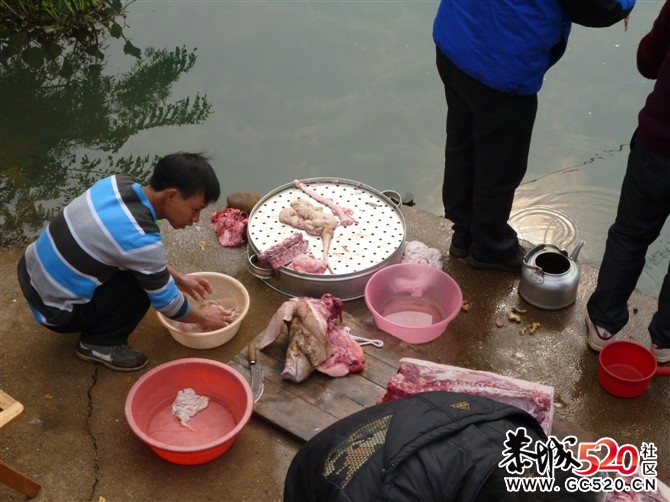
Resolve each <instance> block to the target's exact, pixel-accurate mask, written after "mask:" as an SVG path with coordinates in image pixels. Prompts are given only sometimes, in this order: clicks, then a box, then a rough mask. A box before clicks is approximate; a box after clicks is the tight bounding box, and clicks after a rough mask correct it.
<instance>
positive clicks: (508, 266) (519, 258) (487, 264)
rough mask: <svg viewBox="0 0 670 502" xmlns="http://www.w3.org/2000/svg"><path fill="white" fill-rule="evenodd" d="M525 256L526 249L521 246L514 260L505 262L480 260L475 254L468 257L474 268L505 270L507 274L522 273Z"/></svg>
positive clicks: (510, 259)
mask: <svg viewBox="0 0 670 502" xmlns="http://www.w3.org/2000/svg"><path fill="white" fill-rule="evenodd" d="M525 254H526V249H525V248H524V247H523V246H519V248H518V249H517V252H516V254H515V255H514V256H513V257H512V258H509V259H507V260H504V261H496V260H484V259H479V258H476V257H475V255H474V254H472V253H470V256H469V257H468V263H469V264H470V266H471V267H472V268H481V269H486V270H503V271H505V272H521V267H522V266H523V257H524V256H525Z"/></svg>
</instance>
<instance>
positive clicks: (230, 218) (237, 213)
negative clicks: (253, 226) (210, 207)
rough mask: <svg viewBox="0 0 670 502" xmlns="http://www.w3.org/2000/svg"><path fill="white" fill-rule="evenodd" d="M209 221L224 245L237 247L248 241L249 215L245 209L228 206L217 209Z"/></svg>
mask: <svg viewBox="0 0 670 502" xmlns="http://www.w3.org/2000/svg"><path fill="white" fill-rule="evenodd" d="M209 221H210V223H211V225H212V228H213V229H214V231H215V232H216V236H217V239H218V240H219V243H220V244H221V245H222V246H225V247H237V246H241V245H242V244H244V243H246V242H247V225H248V223H249V215H248V214H247V213H246V212H245V211H241V210H240V209H235V208H232V207H227V208H225V209H220V210H219V211H215V212H214V213H213V214H212V217H211V218H210V220H209Z"/></svg>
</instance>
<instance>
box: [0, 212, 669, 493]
mask: <svg viewBox="0 0 670 502" xmlns="http://www.w3.org/2000/svg"><path fill="white" fill-rule="evenodd" d="M403 213H404V215H405V218H406V223H407V239H408V240H419V241H422V242H424V243H426V244H428V245H429V246H431V247H436V248H438V249H440V250H441V251H442V253H443V256H445V260H444V269H445V270H446V271H447V273H449V274H451V275H452V276H453V277H454V278H455V279H456V280H457V281H458V283H459V284H460V286H461V288H462V290H463V296H464V298H465V299H466V300H467V301H468V302H469V303H470V305H471V309H470V311H469V312H461V313H460V314H459V315H458V316H457V318H456V319H455V320H454V321H453V322H452V323H451V324H450V326H449V328H448V330H447V333H446V334H445V335H443V336H442V337H441V338H439V339H438V340H436V341H434V342H432V343H431V344H428V345H424V346H422V347H423V348H426V349H428V350H429V351H430V352H431V354H433V356H434V357H433V360H434V361H436V362H440V363H445V364H453V365H458V366H464V367H469V368H474V369H481V370H487V371H495V372H498V373H501V374H505V375H510V376H515V377H518V378H522V379H525V380H530V381H537V382H540V383H543V384H547V385H552V386H554V387H555V390H556V407H557V408H556V414H557V415H558V416H560V417H561V418H563V419H565V420H566V421H569V422H570V423H572V424H574V425H575V426H577V427H579V428H580V429H581V430H586V431H591V432H592V433H593V435H594V437H598V438H599V437H604V436H609V437H612V438H614V439H616V440H617V441H618V442H619V444H624V443H630V444H634V445H637V446H640V445H641V443H642V442H653V443H655V444H656V446H657V447H658V448H659V463H660V464H661V465H662V466H665V467H667V466H670V379H662V378H657V379H655V380H654V381H653V382H652V384H651V386H650V388H649V389H648V391H647V392H645V394H644V395H643V396H641V397H639V398H636V399H633V400H623V399H617V398H614V397H612V396H610V395H608V394H606V393H605V392H604V391H603V390H602V389H601V388H600V386H599V385H598V382H597V376H596V375H597V355H596V354H595V353H593V352H591V351H589V350H588V349H587V347H586V343H585V328H584V305H585V301H586V299H587V298H588V295H589V294H590V292H591V291H592V290H593V287H594V284H595V279H596V274H597V271H596V270H595V269H593V268H591V267H588V266H584V265H581V272H582V278H581V282H580V287H579V292H578V298H577V301H576V303H575V304H574V305H573V306H571V307H568V308H566V309H564V310H561V311H558V312H547V311H541V310H538V309H535V308H533V307H530V306H527V305H525V304H524V302H523V301H522V300H521V299H520V298H519V297H518V294H517V284H518V276H516V275H515V274H509V273H503V272H487V271H480V270H473V269H472V268H470V267H469V266H468V265H467V263H465V262H464V261H462V260H458V259H453V258H449V257H447V249H448V243H449V239H450V232H451V231H450V229H449V224H448V222H447V221H446V220H444V219H442V218H440V217H438V216H435V215H432V214H429V213H426V212H424V211H421V210H419V209H415V208H410V207H403ZM166 227H167V225H166ZM163 231H164V233H165V238H166V242H167V244H168V254H169V258H170V261H171V263H172V264H173V265H175V266H176V267H177V268H178V269H179V270H181V271H183V272H193V271H197V270H213V271H221V272H225V273H228V274H230V275H232V276H234V277H236V278H237V279H239V280H240V281H242V282H243V283H244V284H245V286H246V287H247V288H248V290H249V292H250V295H251V298H252V305H251V311H250V314H249V316H248V317H247V319H246V320H245V322H244V323H243V325H242V328H241V330H240V332H239V333H238V334H237V336H236V337H235V338H234V339H233V340H232V341H230V342H229V343H228V344H225V345H224V346H222V347H218V348H215V349H211V350H207V351H198V350H195V349H189V348H186V347H183V346H181V345H179V344H178V343H177V342H175V341H174V340H173V339H172V338H171V337H170V336H169V334H168V333H167V331H165V330H164V329H163V328H162V326H161V325H160V324H159V323H158V321H157V319H156V315H155V313H154V312H153V311H150V312H149V313H148V314H147V316H146V318H145V319H144V320H143V322H142V323H141V325H140V326H139V328H138V330H137V332H136V333H135V334H133V336H132V337H131V343H132V344H133V345H135V346H137V347H138V348H139V349H141V350H143V351H144V352H146V353H147V354H148V355H149V357H150V361H149V365H148V366H147V367H146V368H145V369H144V370H142V371H140V372H137V373H129V374H123V373H117V372H113V371H110V370H107V369H106V368H104V367H101V366H97V365H93V364H88V363H85V362H82V361H80V360H79V359H77V358H76V357H75V356H74V345H75V342H76V340H77V335H74V334H73V335H58V334H55V333H52V332H50V331H48V330H46V329H44V328H42V327H40V326H39V325H38V324H37V323H36V322H35V321H34V320H33V318H32V315H31V314H30V312H29V310H28V308H27V307H26V305H25V302H24V301H23V298H22V297H21V294H20V291H19V288H18V284H17V281H16V275H15V266H16V262H17V260H18V259H19V257H20V254H21V252H22V249H19V248H10V249H1V250H0V273H1V274H2V277H3V280H2V281H0V389H2V390H4V391H5V392H6V393H8V394H9V395H10V396H12V397H14V398H15V399H17V400H18V401H20V402H21V403H22V404H23V405H24V407H25V413H24V415H23V416H22V417H21V418H20V419H18V420H17V421H16V422H15V423H13V424H11V425H9V426H8V427H6V428H5V429H4V430H3V431H2V435H1V436H0V437H1V443H0V444H1V447H0V459H1V460H3V461H4V462H6V463H7V464H9V465H10V466H12V467H14V468H15V469H17V470H19V471H21V472H23V473H25V474H27V475H29V476H31V477H32V478H33V479H35V480H36V481H38V482H39V483H40V484H41V485H42V490H41V492H40V493H39V495H38V496H37V497H35V499H33V500H38V501H89V500H90V501H102V500H106V501H109V502H116V501H119V502H120V501H128V500H138V501H139V500H141V501H151V500H156V501H158V500H160V501H168V500H170V501H171V500H175V501H176V500H180V501H182V500H188V501H207V500H226V501H258V500H281V497H282V487H283V480H284V475H285V473H286V470H287V468H288V465H289V463H290V461H291V459H292V457H293V455H294V454H295V452H296V451H297V449H298V448H299V447H300V442H299V441H297V440H295V439H293V438H292V437H290V436H289V435H287V434H285V433H283V432H282V431H280V430H277V429H275V428H273V427H272V426H270V425H268V424H267V423H266V422H264V421H263V420H260V419H257V418H252V420H251V422H250V424H249V426H248V427H247V428H246V429H245V430H244V431H243V433H242V434H241V435H240V437H239V438H238V439H237V441H236V443H235V444H234V445H233V447H232V448H231V449H230V450H229V451H228V452H227V453H226V454H225V455H224V456H222V457H220V458H218V459H216V460H214V461H212V462H209V463H207V464H202V465H198V466H179V465H174V464H171V463H168V462H166V461H164V460H162V459H161V458H159V457H158V456H157V455H156V454H154V453H153V452H152V451H151V450H150V449H149V448H148V447H147V446H145V445H144V444H142V443H141V442H140V441H139V440H138V439H137V438H136V437H135V436H134V435H133V434H132V432H131V431H130V429H129V427H128V425H127V424H126V421H125V418H124V414H123V409H124V403H125V398H126V394H127V393H128V390H129V389H130V387H131V386H132V384H133V383H134V382H135V381H136V380H137V378H139V377H140V376H141V375H142V374H144V372H146V371H147V370H149V369H151V368H154V367H156V366H157V365H159V364H161V363H164V362H167V361H170V360H174V359H179V358H184V357H208V358H212V359H216V360H219V361H223V362H225V361H229V360H231V359H232V358H233V357H234V356H235V355H236V354H237V353H238V352H240V351H241V350H242V349H243V348H244V347H245V346H246V344H247V342H248V341H249V340H250V339H251V338H253V337H254V336H256V335H257V334H258V333H259V332H260V331H261V330H262V329H263V328H264V327H265V324H266V323H267V322H268V320H269V319H270V317H271V316H272V314H273V313H274V312H275V311H276V309H277V308H278V307H279V305H281V303H282V302H283V301H285V300H286V297H285V296H283V295H281V294H280V293H277V292H276V291H274V290H272V289H270V288H268V287H267V286H266V285H265V284H264V283H262V282H261V281H260V280H258V279H256V278H255V277H253V276H251V275H250V274H249V273H248V272H247V268H246V249H245V248H238V249H227V248H222V247H221V246H220V245H219V244H218V242H217V241H216V237H215V235H214V232H213V231H212V230H211V229H210V228H209V225H208V217H207V215H203V221H201V222H200V223H199V224H197V225H195V226H193V227H191V228H189V229H187V230H183V231H174V230H172V229H170V228H164V230H163ZM587 245H588V243H587ZM514 306H522V307H524V308H528V312H527V314H525V316H524V318H525V319H526V320H527V321H528V322H539V323H541V328H540V329H539V330H538V331H537V332H536V333H535V334H534V335H532V336H530V335H520V334H519V326H518V325H516V324H513V323H510V324H509V325H507V326H505V327H502V328H497V327H496V325H495V319H496V318H497V317H499V316H505V317H506V315H507V312H509V310H511V308H512V307H514ZM630 306H631V310H632V312H634V313H632V315H631V322H630V323H629V325H628V326H627V327H626V329H625V331H624V332H623V333H622V334H621V338H623V339H632V340H636V341H639V342H642V343H644V344H647V343H648V335H647V330H646V326H647V324H648V322H649V320H650V318H651V315H652V314H653V312H654V310H655V308H656V300H655V299H654V298H651V297H648V296H645V295H641V294H640V293H639V292H637V291H636V292H635V293H634V295H633V297H632V298H631V302H630ZM346 311H347V312H349V313H350V314H352V315H354V316H361V317H365V318H368V317H369V316H370V314H369V312H368V311H367V309H366V307H365V303H364V301H363V300H355V301H352V302H347V304H346ZM664 480H665V482H666V484H667V483H668V480H667V479H664ZM0 500H3V501H5V502H10V501H18V500H25V496H23V495H21V494H20V493H18V492H16V491H14V490H12V489H10V488H8V487H6V486H4V485H3V484H0Z"/></svg>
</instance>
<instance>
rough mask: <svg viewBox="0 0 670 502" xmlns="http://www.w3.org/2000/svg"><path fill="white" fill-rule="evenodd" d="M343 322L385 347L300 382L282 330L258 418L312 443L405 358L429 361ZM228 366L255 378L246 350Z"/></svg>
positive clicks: (373, 394)
mask: <svg viewBox="0 0 670 502" xmlns="http://www.w3.org/2000/svg"><path fill="white" fill-rule="evenodd" d="M343 324H344V325H345V326H348V327H350V328H351V332H352V333H355V334H356V335H357V336H362V337H364V338H372V339H379V340H382V341H383V342H384V347H383V348H377V347H374V346H372V345H366V346H364V347H363V350H364V352H365V357H366V360H365V369H364V370H363V371H362V372H360V373H354V374H350V375H347V376H346V377H343V378H332V377H329V376H327V375H324V374H322V373H320V372H318V371H315V372H313V373H312V374H311V375H310V376H309V377H308V378H307V380H305V381H303V382H301V383H299V384H296V383H293V382H291V381H288V380H284V379H283V378H282V377H281V372H282V370H283V369H284V360H285V358H286V349H287V346H288V336H287V335H284V334H282V335H281V336H280V337H279V338H278V339H277V341H275V342H274V343H273V344H271V345H270V346H269V347H266V348H265V349H263V350H262V351H258V354H257V358H258V361H259V363H260V364H261V366H262V368H263V376H264V385H265V389H264V391H263V395H262V396H261V398H260V399H259V400H258V402H257V403H256V404H255V405H254V414H255V415H256V416H258V417H261V418H263V419H264V420H266V421H268V422H270V423H271V424H273V425H275V426H277V427H279V428H280V429H282V430H284V431H286V432H288V433H289V434H292V435H293V436H295V437H297V438H299V439H302V440H303V441H308V440H309V439H310V438H312V436H314V435H315V434H316V433H317V432H319V431H320V430H322V429H323V428H325V427H327V426H329V425H330V424H332V423H333V422H335V421H337V420H339V419H341V418H344V417H346V416H349V415H351V414H352V413H355V412H357V411H360V410H362V409H364V408H366V407H369V406H371V405H373V404H375V403H377V402H378V401H379V399H380V398H381V397H382V396H383V395H384V393H385V392H386V385H387V383H388V381H389V380H390V379H391V377H392V376H393V375H395V374H396V372H397V370H398V366H399V364H400V363H399V361H400V359H401V358H403V357H414V358H417V359H425V360H430V356H429V354H428V353H427V352H426V351H425V350H423V349H421V348H420V347H417V346H414V345H411V344H407V343H404V342H402V341H401V340H399V339H397V338H395V337H393V336H390V335H388V334H387V333H384V332H383V331H381V330H379V329H377V327H376V326H375V325H374V324H370V323H367V322H365V321H361V320H359V319H355V318H353V317H352V316H350V315H347V314H346V313H345V314H344V319H343ZM228 364H230V365H231V366H233V367H234V368H235V369H237V370H238V371H239V372H240V373H241V374H242V375H244V377H245V378H246V379H247V380H248V381H251V373H250V371H249V363H248V361H247V350H246V348H245V349H243V350H242V351H241V352H240V353H239V354H237V355H236V356H235V358H234V359H233V360H232V361H229V362H228ZM563 428H564V423H563V422H561V421H560V419H557V418H554V428H553V429H554V431H555V433H556V435H558V432H561V431H562V429H563ZM571 429H572V430H574V428H571ZM564 432H565V431H564ZM583 433H585V431H584V432H583ZM573 434H574V432H573ZM594 437H595V436H594Z"/></svg>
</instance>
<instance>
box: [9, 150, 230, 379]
mask: <svg viewBox="0 0 670 502" xmlns="http://www.w3.org/2000/svg"><path fill="white" fill-rule="evenodd" d="M219 195H220V188H219V182H218V180H217V178H216V174H215V173H214V170H213V169H212V167H211V166H210V165H209V163H208V162H207V159H206V158H205V157H203V156H201V155H199V154H194V153H175V154H171V155H167V156H166V157H163V158H162V159H160V160H159V161H158V162H157V164H156V166H155V167H154V171H153V174H152V176H151V179H150V182H149V186H145V187H142V186H140V184H139V183H137V182H136V181H135V180H134V179H133V178H132V177H131V176H129V175H127V174H118V175H114V176H110V177H108V178H104V179H102V180H100V181H98V182H96V183H95V184H94V185H93V186H92V187H91V188H89V189H88V190H87V191H86V192H84V193H83V194H82V195H80V196H79V197H77V198H75V199H74V200H73V201H72V202H70V203H69V204H68V205H67V206H66V207H65V208H64V209H63V210H62V211H61V212H60V213H59V214H58V215H57V216H56V217H55V218H54V220H53V221H51V223H49V225H48V226H47V228H46V229H45V230H44V231H43V232H42V234H41V235H40V236H39V237H38V238H37V240H36V241H35V242H33V243H32V244H30V245H29V246H28V247H27V249H26V251H25V253H24V255H23V257H22V258H21V260H20V261H19V264H18V278H19V284H20V286H21V289H22V291H23V294H24V296H25V298H26V300H27V301H28V304H29V306H30V309H31V310H32V312H33V314H34V316H35V318H36V319H37V320H38V321H39V322H40V323H41V324H42V325H44V326H46V327H47V328H49V329H51V330H53V331H56V332H59V333H72V332H79V333H80V336H79V342H78V343H77V347H76V349H75V354H76V355H77V356H78V357H79V358H80V359H83V360H86V361H90V362H99V363H102V364H103V365H105V366H107V367H108V368H111V369H113V370H117V371H134V370H138V369H140V368H143V367H144V366H145V365H146V364H147V362H148V359H147V356H146V355H144V354H143V353H142V352H140V351H139V350H137V349H135V348H133V347H129V346H128V337H129V336H130V334H131V333H132V332H133V330H134V329H135V327H136V326H137V325H138V324H139V322H140V321H141V320H142V318H143V317H144V315H145V314H146V312H147V310H148V309H149V305H153V306H154V307H155V308H156V309H157V310H158V311H159V312H161V313H163V314H164V315H165V316H167V317H169V318H171V319H175V320H179V321H182V322H188V323H200V324H202V325H204V326H205V327H208V328H211V329H216V328H219V327H221V326H222V325H223V324H224V323H225V321H226V320H225V318H224V315H223V312H221V313H212V312H209V311H206V312H205V311H203V310H201V309H199V308H197V307H195V306H192V305H190V304H189V302H188V300H187V299H186V297H185V296H184V293H183V292H186V293H188V294H189V295H190V296H192V297H193V298H204V297H205V295H206V294H208V293H211V292H212V287H211V285H210V284H209V282H208V281H207V280H205V279H202V278H194V277H191V276H188V275H185V274H181V273H180V272H178V271H177V270H175V269H174V268H172V267H170V266H169V265H168V264H167V261H166V255H165V248H164V247H163V242H162V240H161V235H160V231H159V228H158V220H162V219H165V220H167V221H168V222H169V223H170V225H172V227H173V228H177V229H181V228H185V227H187V226H190V225H192V224H193V223H195V222H197V221H198V219H199V218H200V212H201V211H202V210H203V209H204V208H205V207H206V206H207V205H208V204H209V203H210V202H214V201H216V200H218V198H219Z"/></svg>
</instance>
